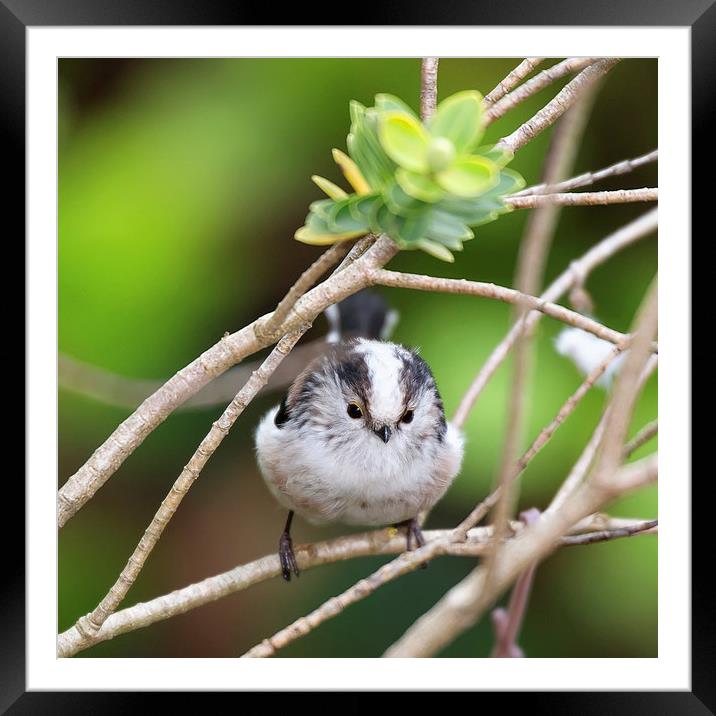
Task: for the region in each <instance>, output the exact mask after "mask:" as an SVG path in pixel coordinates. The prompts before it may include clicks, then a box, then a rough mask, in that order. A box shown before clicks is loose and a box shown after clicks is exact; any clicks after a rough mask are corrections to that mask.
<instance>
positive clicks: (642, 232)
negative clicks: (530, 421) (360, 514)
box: [452, 209, 657, 427]
mask: <svg viewBox="0 0 716 716" xmlns="http://www.w3.org/2000/svg"><path fill="white" fill-rule="evenodd" d="M656 227H657V210H656V209H652V210H650V211H648V212H647V213H646V214H643V215H642V216H640V217H639V218H638V219H635V220H634V221H631V222H629V223H628V224H626V225H625V226H622V227H621V228H620V229H618V230H617V231H615V232H614V233H613V234H610V235H609V236H607V237H606V238H605V239H603V240H602V241H600V242H599V243H598V244H596V245H595V246H594V247H592V248H591V249H590V250H589V251H588V252H587V253H586V254H584V255H583V256H582V257H581V258H580V259H578V260H576V261H574V262H573V263H572V264H571V266H570V268H568V269H567V270H566V271H564V272H563V273H562V274H560V275H559V276H558V277H557V278H556V279H555V280H554V281H553V282H552V283H551V284H550V286H549V287H548V288H547V290H546V291H545V292H544V293H543V294H542V296H541V298H542V299H544V300H546V301H556V300H557V299H559V298H560V296H562V295H563V294H565V293H566V292H567V291H569V290H570V289H571V288H572V286H573V285H574V284H575V282H583V281H584V279H585V278H586V277H587V276H588V275H589V273H590V272H591V271H592V270H594V269H595V268H597V267H598V266H601V264H603V263H604V262H605V261H606V260H607V259H609V258H611V257H612V256H613V255H614V254H616V253H618V252H619V251H621V250H622V249H625V248H626V247H628V246H631V244H633V243H634V242H636V241H638V240H639V239H642V238H644V237H645V236H648V235H649V234H651V233H652V232H653V231H654V230H655V229H656ZM541 318H542V314H541V313H539V312H534V311H532V312H531V313H529V314H528V315H527V316H525V318H524V319H523V320H524V322H525V323H526V324H527V325H526V327H525V328H526V330H531V329H532V328H533V327H534V326H535V324H536V323H537V322H538V321H539V320H540V319H541ZM522 328H523V327H522V325H517V326H513V327H512V329H510V331H509V333H508V334H507V335H506V336H505V338H504V339H503V340H502V341H501V342H500V344H499V345H498V346H497V347H496V348H495V350H494V351H493V352H492V353H491V355H490V356H489V358H488V359H487V361H485V363H484V365H483V367H482V368H481V369H480V371H479V373H478V374H477V375H476V376H475V378H474V380H473V381H472V384H471V385H470V387H469V388H468V390H467V391H466V392H465V395H464V396H463V398H462V400H461V401H460V405H459V406H458V408H457V410H456V411H455V415H454V417H453V419H452V421H453V423H455V425H457V426H458V427H462V426H463V425H464V424H465V421H466V420H467V418H468V416H469V414H470V411H471V410H472V408H473V406H474V405H475V402H476V401H477V399H478V397H479V396H480V394H481V393H482V391H483V389H484V388H485V386H486V385H487V382H488V381H489V379H490V378H491V377H492V376H493V375H494V373H495V371H496V370H497V369H498V368H499V367H500V365H501V364H502V362H503V361H504V360H505V358H506V357H507V354H508V353H509V351H510V349H511V348H512V346H513V345H514V342H515V340H516V338H517V336H518V335H519V334H520V331H521V330H522Z"/></svg>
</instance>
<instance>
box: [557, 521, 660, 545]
mask: <svg viewBox="0 0 716 716" xmlns="http://www.w3.org/2000/svg"><path fill="white" fill-rule="evenodd" d="M658 526H659V520H647V521H645V522H641V523H639V524H635V525H632V526H631V527H617V528H615V529H611V530H600V531H597V532H585V533H584V534H581V535H565V536H564V537H562V539H561V541H560V544H563V545H564V546H565V547H567V546H575V545H584V544H594V543H595V542H608V541H609V540H613V539H619V538H620V537H631V536H632V535H637V534H647V533H649V534H655V533H656V531H657V527H658Z"/></svg>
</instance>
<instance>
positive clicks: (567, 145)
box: [486, 83, 597, 620]
mask: <svg viewBox="0 0 716 716" xmlns="http://www.w3.org/2000/svg"><path fill="white" fill-rule="evenodd" d="M596 87H597V84H596V83H595V84H594V85H592V87H591V88H590V89H589V90H588V91H586V92H585V93H584V95H583V96H582V98H581V99H580V101H579V102H577V103H576V104H575V106H574V107H573V108H572V109H570V110H569V111H568V112H567V113H566V114H565V115H564V117H562V119H561V120H560V121H559V123H558V124H557V128H556V130H555V132H554V134H553V136H552V140H551V141H550V146H549V150H548V152H547V159H546V161H545V167H544V171H543V174H542V177H543V179H544V180H545V182H548V183H549V182H555V181H559V180H560V179H562V178H563V177H564V176H566V175H567V174H568V173H569V172H570V171H571V168H572V164H573V162H574V157H575V155H576V152H577V147H578V145H579V141H580V139H581V136H582V133H583V131H584V127H585V125H586V121H587V117H588V115H589V111H590V109H591V107H592V103H593V100H594V96H595V89H596ZM560 213H561V208H560V207H559V206H556V205H551V206H543V207H540V208H538V209H537V210H536V211H535V212H533V213H532V214H531V215H530V218H529V220H528V222H527V226H526V228H525V233H524V237H523V239H522V241H521V242H520V250H519V254H518V257H517V268H516V270H515V287H516V288H517V289H518V290H519V291H520V292H522V293H527V294H537V293H538V292H539V291H540V290H541V289H542V283H543V276H544V265H545V262H546V260H547V255H548V254H549V249H550V245H551V243H552V238H553V236H554V231H555V229H556V227H557V222H558V220H559V215H560ZM527 312H528V309H527V308H526V307H525V306H524V305H522V304H517V305H516V306H515V308H514V311H513V316H514V319H513V323H514V325H516V326H519V325H521V326H524V325H525V324H524V322H523V319H524V317H525V314H526V313H527ZM532 335H533V334H532V333H531V332H529V331H521V332H520V333H519V334H518V337H517V340H516V342H515V351H514V359H513V363H512V380H511V381H510V382H511V389H510V396H509V401H508V409H507V427H506V430H505V439H504V442H503V449H502V459H501V463H500V470H499V473H498V479H497V491H498V493H499V498H498V499H497V502H496V505H495V508H494V510H493V524H494V525H495V529H496V531H497V532H496V534H497V537H498V539H497V540H495V544H499V542H500V541H501V539H503V538H504V537H505V536H506V530H507V524H508V522H509V519H510V517H511V515H512V512H513V509H514V505H515V504H516V502H517V494H518V486H517V481H516V480H517V477H518V475H519V474H520V472H521V468H520V466H519V464H517V462H516V459H517V455H518V451H519V449H520V444H521V442H522V436H523V430H524V414H525V404H526V401H527V395H528V393H529V379H530V368H531V364H532V356H533V353H532V351H531V350H530V347H531V346H530V338H531V337H532ZM524 464H525V465H526V462H525V463H524ZM522 469H524V468H522ZM491 560H492V555H488V556H487V560H486V562H487V563H489V562H490V561H491ZM498 620H499V617H498Z"/></svg>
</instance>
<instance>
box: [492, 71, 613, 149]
mask: <svg viewBox="0 0 716 716" xmlns="http://www.w3.org/2000/svg"><path fill="white" fill-rule="evenodd" d="M617 62H619V60H618V59H609V60H599V61H598V62H595V63H594V64H593V65H589V67H587V68H586V69H585V70H582V72H580V73H579V74H578V75H577V76H576V77H575V78H574V79H573V80H572V81H571V82H569V83H568V84H566V85H565V86H564V88H563V89H562V90H561V91H560V92H559V93H558V94H557V95H556V96H555V98H554V99H553V100H552V101H551V102H549V104H547V105H545V106H544V107H543V108H542V109H541V110H540V111H539V112H537V114H535V115H534V117H532V119H530V120H528V121H527V122H525V123H524V124H523V125H522V126H521V127H519V128H518V129H516V130H515V131H514V132H512V134H510V135H509V136H507V137H503V138H502V139H501V140H500V141H499V142H498V143H497V144H498V146H500V147H503V148H505V149H508V150H510V151H512V152H516V151H517V150H518V149H520V148H521V147H523V146H524V145H525V144H527V143H528V142H530V141H531V140H532V139H534V138H535V137H536V136H537V135H538V134H541V133H542V132H543V131H544V130H545V129H547V127H550V126H552V125H553V124H554V123H555V122H556V121H557V119H558V118H559V117H561V116H562V114H564V113H565V112H566V111H567V110H568V109H569V108H570V107H571V106H572V105H573V104H574V103H575V102H576V101H577V99H578V98H579V96H580V95H581V94H582V92H584V91H585V90H586V89H587V88H588V87H589V86H590V85H591V84H592V83H593V82H596V81H597V80H598V79H599V78H600V77H603V76H604V75H605V74H606V73H607V72H609V70H611V69H612V67H614V65H616V64H617Z"/></svg>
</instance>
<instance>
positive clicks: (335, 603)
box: [243, 522, 643, 658]
mask: <svg viewBox="0 0 716 716" xmlns="http://www.w3.org/2000/svg"><path fill="white" fill-rule="evenodd" d="M638 524H643V523H642V522H639V523H638ZM629 526H631V525H629ZM629 526H628V527H626V528H625V527H622V528H619V529H621V531H622V532H623V533H624V534H619V535H617V534H616V532H617V528H615V529H614V530H611V531H609V530H601V531H600V532H599V535H600V538H599V539H594V540H591V542H590V541H589V540H588V535H589V534H590V533H589V532H587V533H578V535H575V536H579V537H580V538H581V539H583V540H584V543H585V544H590V543H593V542H596V541H601V540H603V539H614V538H615V537H617V536H625V537H626V536H630V534H637V532H638V530H637V531H635V532H632V533H629V534H628V533H627V532H628V529H629ZM512 527H513V529H514V532H515V534H519V533H520V532H521V531H522V530H523V529H524V526H523V524H522V523H520V522H515V523H513V524H512ZM577 529H578V528H577V527H575V532H576V530H577ZM607 533H609V537H606V536H605V535H606V534H607ZM612 533H613V536H612ZM478 534H481V535H484V536H483V537H482V541H480V540H479V539H476V537H477V535H478ZM428 535H431V537H430V538H428ZM491 535H492V528H491V527H483V528H476V529H474V530H471V532H470V533H468V540H469V542H468V543H465V542H459V541H455V540H456V538H457V535H456V531H455V530H447V531H442V533H441V536H436V537H432V534H431V533H429V532H426V533H425V537H426V542H427V544H426V545H425V546H424V547H420V548H419V549H416V550H414V551H412V552H403V553H402V554H401V555H400V556H399V557H398V558H397V559H394V560H392V561H391V562H388V563H387V564H385V565H383V566H382V567H381V568H380V569H378V570H377V571H375V572H373V574H371V575H370V576H369V577H366V578H365V579H362V580H361V581H360V582H357V583H356V584H354V585H353V586H352V587H350V588H349V589H347V590H346V591H345V592H343V593H342V594H340V595H338V596H337V597H332V598H331V599H329V600H328V601H326V602H324V603H323V604H322V605H321V606H320V607H318V608H317V609H315V610H314V611H312V612H311V613H310V614H308V615H307V616H305V617H301V618H299V619H297V620H296V621H295V622H293V623H292V624H290V625H289V626H287V627H286V628H285V629H282V630H281V631H279V632H277V633H276V634H274V635H273V636H272V637H269V638H268V639H264V640H263V641H262V642H261V643H260V644H257V645H256V646H254V647H253V648H252V649H250V650H249V651H247V652H246V653H245V654H244V655H243V657H244V658H246V657H248V658H266V657H269V656H273V655H274V654H275V653H276V652H277V651H278V650H279V649H282V648H284V647H285V646H288V644H290V643H291V642H293V641H295V640H296V639H299V638H300V637H302V636H305V635H306V634H308V633H309V632H311V631H313V630H314V629H315V628H316V627H318V626H320V625H321V624H323V623H324V622H325V621H328V620H329V619H332V618H333V617H335V616H338V614H340V613H342V612H343V611H344V610H345V609H347V608H348V607H349V606H351V605H352V604H356V603H357V602H359V601H362V600H363V599H365V598H367V597H369V596H370V595H371V594H373V593H374V592H375V591H376V590H377V589H379V588H380V587H382V586H383V585H385V584H388V583H389V582H392V581H394V580H395V579H397V578H398V577H400V576H402V575H404V574H407V573H408V572H411V571H414V570H415V569H417V568H418V567H419V566H420V565H421V564H425V563H426V562H428V561H430V560H431V559H434V558H435V557H436V556H439V555H443V554H451V555H455V556H457V555H460V556H466V557H475V556H480V555H483V554H484V553H485V552H486V551H487V549H489V546H490V537H491ZM403 546H404V545H403Z"/></svg>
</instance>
